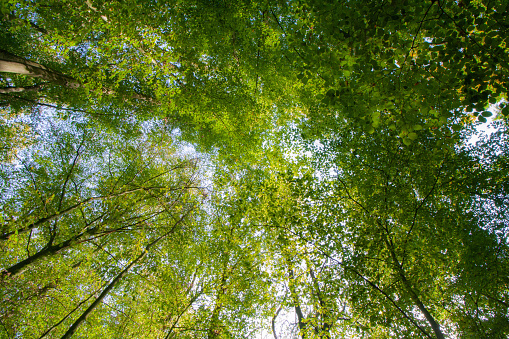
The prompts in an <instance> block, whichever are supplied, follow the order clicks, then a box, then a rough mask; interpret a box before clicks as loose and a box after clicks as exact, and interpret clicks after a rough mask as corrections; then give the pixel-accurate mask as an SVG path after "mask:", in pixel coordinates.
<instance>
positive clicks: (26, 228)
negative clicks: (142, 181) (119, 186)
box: [0, 187, 150, 240]
mask: <svg viewBox="0 0 509 339" xmlns="http://www.w3.org/2000/svg"><path fill="white" fill-rule="evenodd" d="M142 190H150V188H145V187H140V188H135V189H132V190H128V191H124V192H120V193H114V194H110V195H103V196H98V197H90V198H87V199H85V200H82V201H80V202H78V203H76V204H74V205H72V206H69V207H68V208H66V209H64V210H61V211H58V212H56V213H54V214H52V215H50V216H48V217H44V218H40V219H39V220H37V221H35V222H33V223H31V224H30V225H28V226H26V227H23V228H20V229H18V230H16V231H12V232H8V233H4V234H2V235H0V240H7V239H8V238H9V237H10V236H11V235H14V234H15V233H18V234H22V233H24V232H27V231H30V230H31V229H33V228H35V227H37V226H39V225H42V224H44V223H45V222H48V221H52V220H55V219H56V218H58V217H60V216H62V215H65V214H67V213H70V212H72V211H74V210H75V209H77V208H79V207H80V206H82V205H84V204H87V203H89V202H91V201H93V200H100V199H106V198H115V197H120V196H122V195H126V194H129V193H133V192H136V191H142Z"/></svg>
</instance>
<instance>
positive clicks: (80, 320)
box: [61, 209, 192, 339]
mask: <svg viewBox="0 0 509 339" xmlns="http://www.w3.org/2000/svg"><path fill="white" fill-rule="evenodd" d="M191 211H192V209H190V210H189V211H187V213H186V214H183V215H182V217H181V218H180V219H179V220H178V221H177V222H176V223H175V224H174V225H173V227H172V228H171V229H170V230H169V231H168V232H166V233H165V234H163V235H161V236H160V237H159V238H157V239H155V240H154V241H152V242H151V243H150V244H148V245H147V246H146V247H145V249H144V250H143V252H142V253H141V254H140V255H139V256H138V257H136V259H134V260H133V261H131V263H130V264H129V265H128V266H127V267H126V268H124V269H123V270H122V272H120V273H119V274H118V275H117V276H116V277H115V279H113V280H112V281H111V283H109V284H108V286H106V288H105V289H104V291H102V293H101V294H100V295H99V297H97V299H96V300H94V302H93V303H92V304H91V305H90V306H89V307H88V308H87V309H86V310H85V312H83V314H81V316H80V317H79V318H78V319H76V321H75V322H74V323H73V324H72V325H71V327H70V328H69V329H68V330H67V332H65V334H64V335H63V336H62V338H61V339H67V338H70V337H71V336H72V335H73V334H74V332H76V330H77V329H78V327H80V325H81V324H82V323H83V322H84V321H85V320H86V319H87V318H88V316H89V315H90V313H92V311H93V310H94V309H95V308H96V307H97V306H98V305H99V304H100V303H101V302H102V300H103V299H104V297H106V295H108V293H109V292H110V291H111V290H112V289H113V287H115V285H116V284H117V283H118V282H119V281H120V279H122V278H123V277H124V276H125V275H126V274H127V273H128V272H129V271H130V270H131V268H133V266H134V265H136V264H137V263H138V262H140V261H141V260H142V259H143V258H144V257H145V256H146V255H147V253H148V251H149V250H150V249H151V248H152V247H153V246H155V245H156V244H157V243H158V242H159V241H161V240H162V239H164V238H166V237H167V236H168V235H170V234H172V233H173V232H174V231H175V229H176V228H177V226H178V225H179V224H180V223H181V222H182V221H183V220H184V219H185V218H186V217H187V215H188V214H189V213H191Z"/></svg>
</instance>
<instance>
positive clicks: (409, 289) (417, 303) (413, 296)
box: [384, 237, 445, 339]
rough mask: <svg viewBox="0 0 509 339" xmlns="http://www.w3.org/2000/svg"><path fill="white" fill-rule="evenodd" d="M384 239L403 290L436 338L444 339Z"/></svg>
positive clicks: (385, 238)
mask: <svg viewBox="0 0 509 339" xmlns="http://www.w3.org/2000/svg"><path fill="white" fill-rule="evenodd" d="M384 240H385V245H386V246H387V249H388V250H389V252H390V254H391V258H392V260H393V262H394V266H395V268H396V270H397V271H398V273H399V276H400V278H401V281H402V282H403V285H404V286H405V290H406V292H407V293H408V294H409V295H410V299H412V301H413V302H414V303H415V306H417V308H418V309H419V310H420V311H421V313H422V314H423V315H424V317H425V318H426V320H427V321H428V323H429V324H430V326H431V328H432V329H433V332H434V333H435V336H436V337H437V339H445V337H444V334H443V333H442V331H441V330H440V325H439V324H438V322H437V321H436V320H435V318H434V317H433V315H431V313H429V311H428V309H427V308H426V306H424V304H423V303H422V301H421V300H420V299H419V296H418V295H417V293H415V291H414V289H413V288H412V284H411V283H410V281H408V279H407V278H406V276H405V272H404V271H403V268H402V267H401V263H400V262H399V260H398V258H397V256H396V253H395V252H394V249H393V247H392V246H391V244H390V243H389V241H388V240H387V237H384Z"/></svg>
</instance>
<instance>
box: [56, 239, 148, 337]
mask: <svg viewBox="0 0 509 339" xmlns="http://www.w3.org/2000/svg"><path fill="white" fill-rule="evenodd" d="M147 247H148V246H147ZM147 252H148V249H147V248H145V250H144V251H143V252H142V253H141V254H140V255H139V256H138V257H137V258H136V259H134V260H133V261H131V263H130V264H129V265H127V267H126V268H124V269H123V270H122V272H120V273H119V274H118V275H117V276H116V277H115V279H113V280H112V281H111V283H109V285H108V286H106V288H105V289H104V290H103V291H102V293H101V294H100V295H99V297H97V299H95V300H94V302H93V303H92V304H91V305H90V306H89V307H88V308H87V309H86V310H85V312H83V313H82V314H81V316H80V317H79V318H78V319H76V321H75V322H74V323H73V324H72V326H71V327H70V328H69V329H68V330H67V332H65V334H64V335H63V336H62V339H67V338H70V337H71V336H72V335H73V334H74V332H76V330H77V329H78V327H80V325H81V324H82V323H83V322H84V321H85V320H87V318H88V316H89V315H90V313H92V311H93V310H94V309H96V307H97V306H98V305H99V304H100V303H101V302H102V301H103V299H104V297H106V295H108V293H110V291H111V290H112V289H113V287H115V285H116V284H117V283H118V282H119V281H120V279H122V278H123V277H124V276H125V275H126V274H127V272H129V271H130V270H131V268H133V266H134V265H136V264H137V263H138V262H139V261H141V260H142V259H143V258H144V257H145V256H146V255H147Z"/></svg>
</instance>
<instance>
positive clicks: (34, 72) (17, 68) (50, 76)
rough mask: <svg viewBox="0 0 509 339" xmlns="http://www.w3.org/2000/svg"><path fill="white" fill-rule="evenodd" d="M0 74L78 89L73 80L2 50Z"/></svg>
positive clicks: (76, 83) (77, 84)
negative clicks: (14, 75)
mask: <svg viewBox="0 0 509 339" xmlns="http://www.w3.org/2000/svg"><path fill="white" fill-rule="evenodd" d="M0 72H5V73H16V74H23V75H28V76H31V77H35V78H41V79H43V80H46V81H49V82H52V83H54V84H57V85H61V86H64V87H68V88H78V87H80V86H81V85H80V83H78V82H77V81H76V80H75V79H74V78H71V77H70V76H67V75H65V74H62V73H60V72H57V71H55V70H52V69H51V68H48V67H46V66H44V65H41V64H39V63H37V62H33V61H29V60H27V59H25V58H22V57H19V56H17V55H14V54H11V53H9V52H7V51H5V50H3V49H0Z"/></svg>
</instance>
